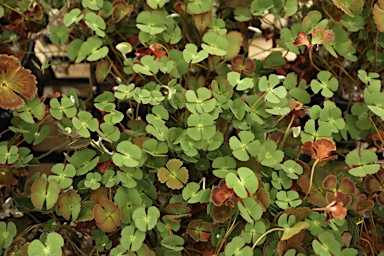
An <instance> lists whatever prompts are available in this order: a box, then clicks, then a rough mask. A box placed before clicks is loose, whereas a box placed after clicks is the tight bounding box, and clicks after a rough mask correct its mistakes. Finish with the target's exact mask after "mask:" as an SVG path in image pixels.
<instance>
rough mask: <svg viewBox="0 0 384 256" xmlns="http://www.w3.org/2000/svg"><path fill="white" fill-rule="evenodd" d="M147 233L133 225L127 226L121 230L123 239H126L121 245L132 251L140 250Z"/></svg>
mask: <svg viewBox="0 0 384 256" xmlns="http://www.w3.org/2000/svg"><path fill="white" fill-rule="evenodd" d="M145 235H146V234H145V233H144V232H142V231H140V230H138V229H136V228H134V227H133V226H126V227H124V228H123V230H122V231H121V241H124V242H123V243H122V244H121V245H122V246H123V247H124V248H125V249H126V250H130V251H133V252H135V251H138V250H139V249H140V248H141V246H142V245H143V242H144V239H145Z"/></svg>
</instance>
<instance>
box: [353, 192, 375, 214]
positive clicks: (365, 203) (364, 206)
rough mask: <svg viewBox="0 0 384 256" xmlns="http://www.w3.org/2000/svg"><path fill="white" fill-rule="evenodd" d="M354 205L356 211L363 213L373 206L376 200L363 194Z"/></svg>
mask: <svg viewBox="0 0 384 256" xmlns="http://www.w3.org/2000/svg"><path fill="white" fill-rule="evenodd" d="M353 206H354V207H353V208H354V209H355V210H356V212H358V213H359V214H360V215H363V214H364V212H365V211H367V210H370V209H372V208H373V206H374V202H373V201H372V200H371V199H369V200H367V196H366V195H365V194H361V195H359V197H358V198H357V200H356V202H355V203H354V204H353Z"/></svg>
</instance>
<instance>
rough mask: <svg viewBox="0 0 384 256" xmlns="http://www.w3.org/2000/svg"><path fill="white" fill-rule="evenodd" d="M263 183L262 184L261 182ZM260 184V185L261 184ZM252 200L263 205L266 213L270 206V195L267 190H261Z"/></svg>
mask: <svg viewBox="0 0 384 256" xmlns="http://www.w3.org/2000/svg"><path fill="white" fill-rule="evenodd" d="M260 183H261V182H260ZM260 183H259V184H260ZM252 198H254V199H255V201H256V202H257V203H258V204H259V205H261V208H262V210H263V212H265V211H266V210H267V208H268V206H269V204H270V199H269V194H268V192H267V191H266V190H265V188H259V189H258V190H257V191H256V193H255V194H253V195H252Z"/></svg>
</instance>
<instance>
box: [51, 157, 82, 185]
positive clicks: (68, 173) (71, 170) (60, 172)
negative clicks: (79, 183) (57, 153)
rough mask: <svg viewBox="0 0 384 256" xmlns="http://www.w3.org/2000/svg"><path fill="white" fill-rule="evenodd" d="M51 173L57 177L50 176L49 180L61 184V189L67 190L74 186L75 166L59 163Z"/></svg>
mask: <svg viewBox="0 0 384 256" xmlns="http://www.w3.org/2000/svg"><path fill="white" fill-rule="evenodd" d="M51 172H52V173H54V174H57V175H49V177H48V180H49V181H50V180H56V181H57V182H58V183H59V186H60V189H66V188H68V187H69V186H71V185H72V180H73V177H74V176H75V175H76V169H75V166H73V165H72V164H67V165H65V166H64V164H61V163H58V164H55V165H54V166H52V169H51Z"/></svg>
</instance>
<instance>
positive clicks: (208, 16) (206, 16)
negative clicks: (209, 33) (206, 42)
mask: <svg viewBox="0 0 384 256" xmlns="http://www.w3.org/2000/svg"><path fill="white" fill-rule="evenodd" d="M193 20H194V21H195V25H196V27H197V29H198V30H199V31H200V33H201V32H203V31H204V30H205V29H206V28H207V27H208V25H209V23H210V22H211V20H212V12H211V11H209V12H203V13H200V14H195V15H193Z"/></svg>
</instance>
